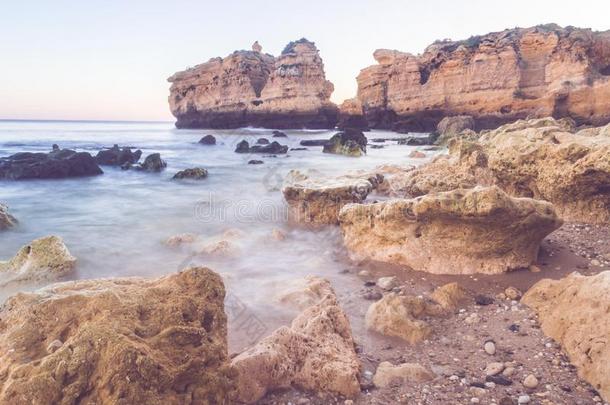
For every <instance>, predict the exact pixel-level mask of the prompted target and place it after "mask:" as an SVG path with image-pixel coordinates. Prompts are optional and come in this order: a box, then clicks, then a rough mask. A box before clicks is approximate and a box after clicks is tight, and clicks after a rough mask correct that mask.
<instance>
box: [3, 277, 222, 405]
mask: <svg viewBox="0 0 610 405" xmlns="http://www.w3.org/2000/svg"><path fill="white" fill-rule="evenodd" d="M224 295H225V293H224V286H223V284H222V280H221V279H220V277H219V276H218V275H217V274H215V273H214V272H212V271H211V270H208V269H205V268H191V269H189V270H185V271H183V272H181V273H178V274H173V275H170V276H166V277H162V278H159V279H155V280H145V279H139V278H123V279H120V278H119V279H106V280H85V281H76V282H67V283H60V284H54V285H52V286H49V287H47V288H45V289H42V290H39V291H37V292H34V293H21V294H18V295H15V296H14V297H12V298H9V300H8V301H7V302H6V304H5V305H4V306H3V307H2V308H1V309H0V319H2V322H0V402H2V403H12V404H15V405H20V404H76V403H79V404H94V403H96V404H111V403H112V404H141V403H147V404H176V405H178V404H184V403H193V404H195V403H196V404H221V403H227V401H228V396H229V394H230V392H231V389H232V383H231V377H232V374H231V371H230V369H229V365H228V359H227V343H226V342H227V340H226V339H227V326H226V316H225V314H224V308H223V307H224V304H223V300H224Z"/></svg>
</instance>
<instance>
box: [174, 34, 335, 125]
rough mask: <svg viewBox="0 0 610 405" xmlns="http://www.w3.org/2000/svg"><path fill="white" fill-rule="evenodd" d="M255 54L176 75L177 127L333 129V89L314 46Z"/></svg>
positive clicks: (256, 47) (297, 44) (256, 49)
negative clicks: (278, 52) (279, 52)
mask: <svg viewBox="0 0 610 405" xmlns="http://www.w3.org/2000/svg"><path fill="white" fill-rule="evenodd" d="M262 50H263V48H262V46H261V45H260V44H259V43H258V41H256V42H255V43H254V44H253V45H252V50H250V51H235V52H233V53H232V54H231V55H229V56H227V57H225V58H213V59H210V60H209V61H208V62H206V63H203V64H201V65H198V66H195V67H193V68H191V69H187V70H185V71H182V72H178V73H176V74H174V75H173V76H172V77H170V78H169V79H168V81H169V82H170V83H172V85H171V88H170V96H169V104H170V109H171V112H172V114H173V115H174V116H175V117H176V119H177V121H176V127H178V128H239V127H245V126H254V127H264V128H280V129H285V128H320V129H321V128H334V127H335V124H336V123H337V118H338V108H337V106H336V105H335V104H333V103H332V102H331V101H330V95H331V94H332V92H333V90H334V86H333V84H332V83H331V82H329V81H328V80H326V77H325V74H324V64H323V63H322V58H321V57H320V55H319V52H318V49H317V48H316V46H315V44H314V43H313V42H310V41H308V40H307V39H305V38H303V39H300V40H298V41H294V42H290V43H289V44H288V45H287V46H286V47H285V48H284V50H283V51H282V54H281V55H280V56H278V57H274V56H273V55H270V54H266V53H263V52H262Z"/></svg>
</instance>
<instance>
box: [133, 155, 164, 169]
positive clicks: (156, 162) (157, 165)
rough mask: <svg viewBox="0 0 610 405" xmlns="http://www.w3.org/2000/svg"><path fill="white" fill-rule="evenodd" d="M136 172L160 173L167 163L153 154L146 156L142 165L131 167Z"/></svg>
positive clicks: (159, 156)
mask: <svg viewBox="0 0 610 405" xmlns="http://www.w3.org/2000/svg"><path fill="white" fill-rule="evenodd" d="M133 167H134V168H135V169H136V170H142V171H145V172H160V171H161V170H163V169H165V168H166V167H167V163H165V161H164V160H163V159H161V155H160V154H158V153H153V154H151V155H148V156H146V159H144V163H142V164H139V165H134V166H133Z"/></svg>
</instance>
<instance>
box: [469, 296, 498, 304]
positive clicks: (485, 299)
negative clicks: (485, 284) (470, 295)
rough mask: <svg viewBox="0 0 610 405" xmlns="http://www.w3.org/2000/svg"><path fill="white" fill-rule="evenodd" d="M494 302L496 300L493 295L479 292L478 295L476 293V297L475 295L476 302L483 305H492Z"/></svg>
mask: <svg viewBox="0 0 610 405" xmlns="http://www.w3.org/2000/svg"><path fill="white" fill-rule="evenodd" d="M493 302H494V299H493V298H491V297H488V296H487V295H482V294H478V295H475V297H474V303H475V304H477V305H481V306H484V305H491V304H493Z"/></svg>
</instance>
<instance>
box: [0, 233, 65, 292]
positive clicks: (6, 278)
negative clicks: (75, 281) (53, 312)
mask: <svg viewBox="0 0 610 405" xmlns="http://www.w3.org/2000/svg"><path fill="white" fill-rule="evenodd" d="M75 266H76V258H74V257H73V256H72V255H71V254H70V252H69V251H68V248H67V247H66V245H64V243H63V240H62V239H61V238H59V237H57V236H47V237H44V238H40V239H36V240H34V241H32V242H31V243H30V244H28V245H26V246H24V247H22V248H21V249H20V250H19V251H18V252H17V254H16V255H15V256H14V257H13V258H12V259H11V260H9V261H6V262H0V287H2V286H6V285H7V284H10V283H16V282H40V281H46V280H56V279H58V278H60V277H62V276H65V275H67V274H69V273H70V272H72V271H73V270H74V268H75Z"/></svg>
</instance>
